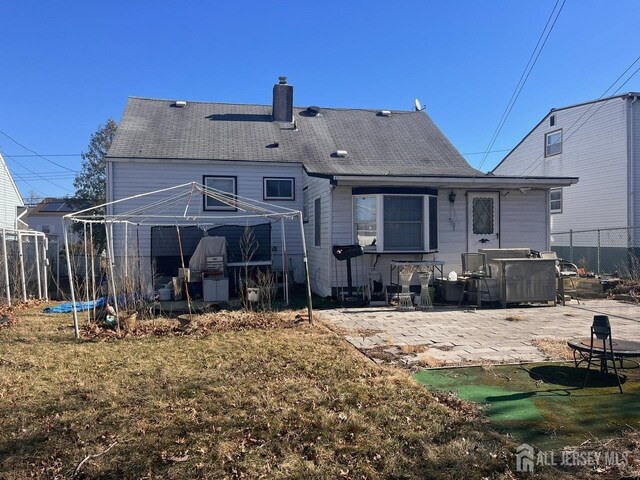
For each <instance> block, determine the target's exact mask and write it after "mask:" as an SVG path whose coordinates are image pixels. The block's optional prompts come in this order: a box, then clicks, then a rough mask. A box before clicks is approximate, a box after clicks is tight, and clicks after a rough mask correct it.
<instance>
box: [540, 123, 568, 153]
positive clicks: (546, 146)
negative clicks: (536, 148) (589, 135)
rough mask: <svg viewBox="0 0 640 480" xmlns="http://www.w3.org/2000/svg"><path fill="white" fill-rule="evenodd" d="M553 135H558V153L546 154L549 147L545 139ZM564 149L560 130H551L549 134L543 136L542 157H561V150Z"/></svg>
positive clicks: (562, 134) (562, 133) (562, 135)
mask: <svg viewBox="0 0 640 480" xmlns="http://www.w3.org/2000/svg"><path fill="white" fill-rule="evenodd" d="M555 133H559V134H560V151H559V152H556V153H548V152H547V148H548V147H549V143H548V142H547V139H548V138H549V137H550V136H551V135H553V134H555ZM563 147H564V132H563V131H562V129H561V128H558V129H556V130H553V131H551V132H547V133H545V134H544V156H545V158H546V157H554V156H556V155H561V154H562V149H563Z"/></svg>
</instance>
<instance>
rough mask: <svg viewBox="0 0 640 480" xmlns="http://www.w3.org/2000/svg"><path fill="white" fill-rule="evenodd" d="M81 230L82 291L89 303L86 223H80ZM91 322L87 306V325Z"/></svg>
mask: <svg viewBox="0 0 640 480" xmlns="http://www.w3.org/2000/svg"><path fill="white" fill-rule="evenodd" d="M82 227H83V228H82V230H83V235H84V242H83V243H84V292H85V297H86V298H87V303H89V265H88V264H87V262H88V261H89V258H88V257H89V255H88V252H87V224H86V223H83V224H82ZM90 323H91V309H89V308H87V325H89V324H90Z"/></svg>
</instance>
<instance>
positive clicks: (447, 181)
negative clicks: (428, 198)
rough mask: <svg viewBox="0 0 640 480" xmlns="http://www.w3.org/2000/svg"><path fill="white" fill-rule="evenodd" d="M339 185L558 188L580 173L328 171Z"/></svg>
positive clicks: (330, 176)
mask: <svg viewBox="0 0 640 480" xmlns="http://www.w3.org/2000/svg"><path fill="white" fill-rule="evenodd" d="M326 177H328V178H330V179H331V181H332V182H333V183H334V184H336V185H349V186H360V185H374V184H375V185H399V184H401V185H407V186H416V185H428V186H433V187H437V186H443V187H444V186H446V187H449V188H453V187H459V188H507V189H509V188H512V189H513V188H558V187H568V186H571V185H574V184H576V183H578V177H507V176H498V175H486V176H482V177H469V176H399V175H327V176H326Z"/></svg>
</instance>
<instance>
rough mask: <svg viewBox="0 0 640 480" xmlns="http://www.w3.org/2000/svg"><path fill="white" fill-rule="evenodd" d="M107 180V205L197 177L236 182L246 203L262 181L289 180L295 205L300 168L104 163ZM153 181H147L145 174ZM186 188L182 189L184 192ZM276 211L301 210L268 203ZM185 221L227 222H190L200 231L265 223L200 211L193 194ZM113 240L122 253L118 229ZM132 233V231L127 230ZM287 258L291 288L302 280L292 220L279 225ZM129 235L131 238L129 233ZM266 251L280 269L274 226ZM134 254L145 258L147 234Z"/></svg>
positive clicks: (129, 205)
mask: <svg viewBox="0 0 640 480" xmlns="http://www.w3.org/2000/svg"><path fill="white" fill-rule="evenodd" d="M108 170H109V171H110V177H109V181H108V184H107V189H108V191H107V195H108V196H109V201H112V200H117V199H121V198H125V197H129V196H132V195H137V194H140V193H145V192H150V191H156V190H159V189H162V188H168V187H172V186H175V185H181V184H184V183H189V182H197V183H201V182H202V179H203V176H205V175H207V176H214V177H216V176H219V177H236V178H237V183H236V188H237V194H238V195H239V196H243V197H248V198H252V199H255V200H258V201H262V187H263V178H264V177H267V176H269V177H271V176H278V177H293V178H295V179H296V180H297V181H296V182H295V184H296V189H297V190H298V189H299V191H297V192H296V199H302V187H301V185H302V174H303V172H302V167H301V166H300V165H298V164H293V165H286V164H285V165H283V164H275V163H266V162H216V161H206V162H201V161H188V160H181V161H179V162H174V161H166V160H154V161H153V162H151V161H110V162H109V163H108ZM150 170H151V171H152V172H153V175H149V171H150ZM186 188H188V187H185V189H186ZM164 195H166V193H165V194H164ZM160 198H165V197H163V194H158V195H150V196H146V197H140V198H136V199H133V200H131V201H129V202H122V203H118V204H115V205H112V207H111V209H112V212H113V213H115V214H118V213H123V212H126V211H128V210H132V209H134V208H139V207H142V206H144V205H148V204H150V203H152V202H154V201H157V200H158V199H160ZM270 203H273V204H276V205H282V206H283V207H286V208H291V209H295V210H302V201H301V200H299V201H298V200H296V201H294V202H292V201H283V202H280V201H270ZM185 207H186V200H185V202H184V203H182V202H181V203H179V204H176V205H174V206H172V207H171V209H169V210H167V211H166V212H163V214H165V215H179V216H182V215H183V214H184V211H185ZM187 213H188V214H189V215H193V216H195V215H205V216H206V215H215V216H216V217H225V218H226V217H228V218H229V220H228V221H227V220H226V219H220V220H215V221H211V220H209V221H208V222H209V223H207V224H204V223H203V221H202V220H200V221H199V220H194V222H193V223H194V225H195V224H198V223H199V224H200V226H201V227H205V228H206V227H209V228H210V227H212V226H215V225H220V224H223V223H227V224H231V225H256V224H260V223H265V222H266V221H268V220H267V219H265V218H236V216H237V215H238V214H239V213H238V212H231V211H215V212H209V211H203V201H202V197H201V195H200V194H194V198H193V200H192V201H191V202H190V204H189V209H188V212H187ZM114 230H115V234H116V238H115V240H114V245H115V246H116V249H120V250H122V248H123V244H124V240H123V232H122V229H117V228H116V229H114ZM130 231H133V232H135V231H134V230H133V227H131V228H130ZM285 231H286V241H287V253H288V256H289V259H290V263H291V265H292V266H293V268H294V277H295V281H296V282H302V281H303V280H304V270H303V264H302V239H301V236H300V224H299V221H297V220H287V221H285ZM131 235H135V233H131ZM271 246H272V254H273V255H272V260H273V262H274V267H276V268H277V267H278V266H280V264H281V261H282V260H281V259H282V235H281V227H280V225H279V224H273V225H272V229H271ZM140 250H141V255H142V256H143V257H146V258H149V257H150V254H151V252H150V228H149V227H144V226H143V227H140Z"/></svg>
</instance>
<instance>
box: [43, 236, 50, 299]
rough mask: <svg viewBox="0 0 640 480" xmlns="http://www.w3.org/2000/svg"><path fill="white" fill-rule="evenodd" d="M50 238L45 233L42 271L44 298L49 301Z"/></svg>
mask: <svg viewBox="0 0 640 480" xmlns="http://www.w3.org/2000/svg"><path fill="white" fill-rule="evenodd" d="M48 266H49V239H48V238H47V236H46V235H45V236H44V237H43V239H42V272H43V273H44V285H43V288H44V299H45V300H46V301H49V272H48V270H49V269H48V268H47V267H48Z"/></svg>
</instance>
